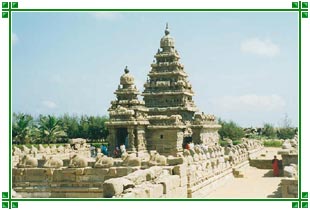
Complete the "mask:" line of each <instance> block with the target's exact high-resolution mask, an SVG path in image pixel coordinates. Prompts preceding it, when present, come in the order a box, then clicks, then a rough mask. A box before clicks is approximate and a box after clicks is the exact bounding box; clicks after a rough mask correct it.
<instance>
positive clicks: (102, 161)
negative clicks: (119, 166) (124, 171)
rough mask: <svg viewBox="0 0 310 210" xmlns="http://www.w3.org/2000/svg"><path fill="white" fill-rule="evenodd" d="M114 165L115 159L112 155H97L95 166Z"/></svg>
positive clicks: (106, 166) (108, 166) (105, 166)
mask: <svg viewBox="0 0 310 210" xmlns="http://www.w3.org/2000/svg"><path fill="white" fill-rule="evenodd" d="M113 165H114V160H113V158H111V157H107V156H105V155H102V153H100V155H97V158H96V163H95V166H94V167H95V168H110V167H112V166H113Z"/></svg>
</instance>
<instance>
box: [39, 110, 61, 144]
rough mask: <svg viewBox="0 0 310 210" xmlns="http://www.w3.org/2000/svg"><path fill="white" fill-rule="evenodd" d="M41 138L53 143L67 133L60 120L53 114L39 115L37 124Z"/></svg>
mask: <svg viewBox="0 0 310 210" xmlns="http://www.w3.org/2000/svg"><path fill="white" fill-rule="evenodd" d="M38 129H39V132H40V136H41V138H42V139H43V140H44V141H45V142H46V143H47V144H50V143H55V142H56V140H57V139H59V138H62V137H66V136H67V134H66V132H65V131H64V129H63V128H62V127H61V121H60V120H58V119H57V118H56V117H54V116H50V115H48V116H40V118H39V126H38Z"/></svg>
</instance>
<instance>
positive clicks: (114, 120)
mask: <svg viewBox="0 0 310 210" xmlns="http://www.w3.org/2000/svg"><path fill="white" fill-rule="evenodd" d="M124 71H125V73H124V74H123V75H122V76H121V78H120V85H119V86H118V89H117V90H116V91H115V92H114V94H115V95H116V100H114V101H112V102H111V107H110V108H109V109H108V111H109V115H110V119H109V121H107V122H106V124H105V125H106V126H107V128H108V130H109V136H108V139H107V140H108V142H109V147H110V151H113V150H114V148H115V147H119V146H120V145H122V144H123V145H125V146H126V150H127V152H129V153H130V152H139V151H145V150H146V139H145V130H146V126H147V125H148V124H149V121H148V119H147V112H148V109H147V108H146V107H145V106H144V101H139V100H138V95H139V94H140V93H139V91H138V90H137V88H136V86H135V84H134V77H133V76H132V75H130V74H129V70H128V68H127V66H126V68H125V70H124Z"/></svg>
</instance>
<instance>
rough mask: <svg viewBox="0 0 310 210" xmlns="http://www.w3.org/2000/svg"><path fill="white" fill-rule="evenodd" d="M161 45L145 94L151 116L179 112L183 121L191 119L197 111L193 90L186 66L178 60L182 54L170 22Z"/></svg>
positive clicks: (146, 84)
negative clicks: (176, 43) (173, 35)
mask: <svg viewBox="0 0 310 210" xmlns="http://www.w3.org/2000/svg"><path fill="white" fill-rule="evenodd" d="M160 48H161V49H158V52H157V53H156V55H155V56H154V57H155V59H156V60H154V61H155V62H154V63H152V64H151V67H152V69H151V71H150V72H149V74H148V76H149V79H148V80H147V82H146V83H145V85H144V87H145V90H144V92H143V94H142V95H143V96H144V101H145V105H146V107H148V108H149V115H174V114H178V115H181V116H182V119H183V120H191V119H192V118H193V116H194V113H195V112H196V111H198V110H197V108H196V106H195V104H194V102H193V99H192V97H193V95H194V92H193V90H192V86H191V84H190V83H189V81H188V80H187V77H188V76H187V74H186V72H185V71H184V66H183V65H182V64H181V63H180V62H179V59H180V56H179V54H178V52H177V50H176V49H175V48H174V39H173V38H172V37H171V36H170V32H169V29H168V24H167V25H166V30H165V36H164V37H162V38H161V40H160Z"/></svg>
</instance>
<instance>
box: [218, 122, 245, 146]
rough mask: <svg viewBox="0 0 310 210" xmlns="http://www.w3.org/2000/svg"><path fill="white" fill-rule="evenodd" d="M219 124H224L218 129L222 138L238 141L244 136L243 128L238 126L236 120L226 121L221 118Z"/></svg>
mask: <svg viewBox="0 0 310 210" xmlns="http://www.w3.org/2000/svg"><path fill="white" fill-rule="evenodd" d="M219 124H220V125H222V127H221V128H220V129H219V131H218V133H219V135H220V137H221V139H222V140H223V139H224V138H229V139H231V140H233V141H237V140H240V139H241V138H243V137H244V131H243V128H241V127H240V126H238V125H237V124H236V123H235V122H233V121H230V122H225V121H221V120H219Z"/></svg>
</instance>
